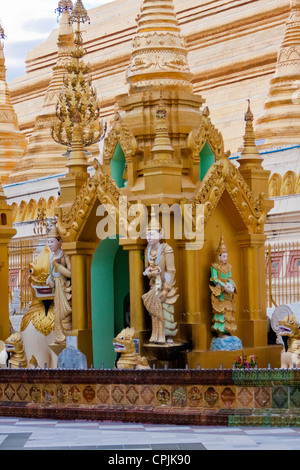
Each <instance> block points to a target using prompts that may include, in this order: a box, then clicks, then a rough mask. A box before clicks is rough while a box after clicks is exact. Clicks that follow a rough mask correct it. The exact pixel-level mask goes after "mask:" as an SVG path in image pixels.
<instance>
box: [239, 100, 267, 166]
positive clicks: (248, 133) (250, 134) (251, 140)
mask: <svg viewBox="0 0 300 470" xmlns="http://www.w3.org/2000/svg"><path fill="white" fill-rule="evenodd" d="M253 121H254V117H253V113H252V111H251V104H250V100H248V109H247V111H246V113H245V122H246V129H245V135H244V148H243V150H242V153H241V156H240V158H239V159H238V162H239V163H240V165H241V166H245V165H247V166H255V167H257V166H261V162H262V160H263V159H262V157H261V155H260V153H259V151H258V148H257V146H256V144H255V135H254V129H253Z"/></svg>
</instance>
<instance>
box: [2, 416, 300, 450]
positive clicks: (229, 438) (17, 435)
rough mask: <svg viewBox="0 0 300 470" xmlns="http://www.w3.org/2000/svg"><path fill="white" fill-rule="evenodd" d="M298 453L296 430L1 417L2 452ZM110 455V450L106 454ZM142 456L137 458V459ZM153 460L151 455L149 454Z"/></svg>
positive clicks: (298, 432)
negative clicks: (287, 451) (208, 451)
mask: <svg viewBox="0 0 300 470" xmlns="http://www.w3.org/2000/svg"><path fill="white" fill-rule="evenodd" d="M275 449H276V450H300V428H274V427H273V428H251V427H247V428H241V427H236V428H229V427H222V426H217V427H212V426H208V427H205V426H166V425H146V424H133V423H132V424H129V423H128V424H125V423H121V422H116V423H107V422H99V421H56V420H37V419H24V418H3V417H0V450H106V451H108V453H107V452H106V453H105V456H106V458H109V457H110V456H111V457H114V456H115V455H116V453H115V452H113V451H118V450H119V451H128V452H129V451H130V452H131V454H130V455H133V454H132V452H133V453H134V451H135V450H136V451H153V452H152V455H155V453H156V452H159V451H169V452H171V453H172V451H174V452H175V451H176V452H177V453H180V452H181V451H182V453H183V454H188V452H189V451H190V452H191V454H192V455H194V453H193V452H192V451H198V450H275ZM110 451H112V452H111V453H110ZM122 455H124V454H122ZM139 455H140V454H139ZM150 458H151V453H150Z"/></svg>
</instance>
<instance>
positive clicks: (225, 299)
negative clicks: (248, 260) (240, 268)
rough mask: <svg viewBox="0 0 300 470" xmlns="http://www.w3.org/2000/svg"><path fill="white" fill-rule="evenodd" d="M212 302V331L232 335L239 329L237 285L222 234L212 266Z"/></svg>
mask: <svg viewBox="0 0 300 470" xmlns="http://www.w3.org/2000/svg"><path fill="white" fill-rule="evenodd" d="M210 281H211V285H210V290H211V303H212V310H213V319H212V327H211V329H212V331H214V332H215V333H217V334H218V335H232V333H234V332H235V331H236V329H237V326H236V324H235V310H236V307H235V299H234V296H235V294H236V285H235V282H234V280H233V279H232V276H231V265H230V264H229V263H228V250H227V248H226V245H225V243H224V237H223V235H222V236H221V239H220V243H219V247H218V249H217V252H216V261H215V262H214V263H213V264H212V266H211V278H210Z"/></svg>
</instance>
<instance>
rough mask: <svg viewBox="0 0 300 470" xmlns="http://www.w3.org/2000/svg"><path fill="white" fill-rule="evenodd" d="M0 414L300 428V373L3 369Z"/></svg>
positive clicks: (268, 370)
mask: <svg viewBox="0 0 300 470" xmlns="http://www.w3.org/2000/svg"><path fill="white" fill-rule="evenodd" d="M0 415H1V416H18V417H27V418H48V419H87V420H109V421H126V422H141V423H153V424H154V423H156V424H158V423H159V424H195V425H206V426H207V425H213V426H216V425H222V426H297V427H298V426H300V370H297V369H296V370H281V369H257V370H253V371H238V370H179V369H174V370H172V369H170V370H147V371H146V370H144V371H134V370H128V371H117V370H86V371H83V370H80V371H79V370H54V369H53V370H51V369H46V370H24V369H18V370H12V369H10V370H6V369H1V370H0Z"/></svg>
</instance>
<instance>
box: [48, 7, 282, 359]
mask: <svg viewBox="0 0 300 470" xmlns="http://www.w3.org/2000/svg"><path fill="white" fill-rule="evenodd" d="M80 4H81V5H82V3H81V2H77V5H79V6H80ZM73 15H74V11H73ZM77 18H79V19H78V24H79V23H80V17H79V16H78V17H77ZM137 22H138V27H137V33H136V36H135V38H134V40H133V51H132V56H131V63H130V66H129V69H128V71H127V82H128V85H129V91H128V93H127V94H124V95H121V96H118V97H116V102H117V112H116V114H115V118H114V120H113V122H112V123H111V125H110V127H109V130H108V134H107V136H106V138H105V141H104V155H103V165H100V164H99V162H97V161H95V163H94V167H95V172H94V175H93V176H89V175H88V173H87V159H86V156H85V154H84V151H83V147H84V141H83V140H84V139H83V136H84V133H83V130H82V129H81V130H80V131H79V132H77V131H78V130H79V129H80V125H81V124H82V123H83V120H82V116H80V115H77V116H75V118H74V116H73V117H72V119H73V126H72V128H73V131H74V133H73V140H72V150H71V153H70V157H69V161H68V174H67V175H66V177H65V178H61V179H60V185H61V201H60V206H59V208H58V212H57V214H58V229H59V232H60V234H61V236H62V238H63V240H64V245H63V248H64V251H65V252H66V253H67V254H69V256H70V257H71V263H72V292H73V299H72V301H73V306H74V307H73V331H74V334H75V335H77V337H78V347H79V348H80V349H81V350H82V351H83V352H84V353H85V354H86V355H87V356H88V358H89V359H91V360H92V350H91V344H92V343H91V336H92V312H91V308H92V307H91V264H92V259H93V255H94V253H95V250H96V248H97V246H98V245H99V243H101V240H99V238H98V235H97V230H96V229H97V224H98V222H99V216H97V208H98V207H99V205H100V204H106V205H111V206H112V207H113V208H114V211H115V214H116V220H117V230H116V231H117V233H120V230H121V227H120V224H119V222H120V220H121V219H122V217H123V215H124V213H125V214H126V216H125V220H124V219H123V220H122V223H124V222H125V224H127V226H128V227H130V223H131V222H132V217H131V216H130V215H128V214H130V208H131V207H132V206H133V205H134V204H137V203H142V204H143V205H144V206H145V207H146V208H147V209H148V214H150V213H151V206H152V205H153V204H157V205H162V204H164V203H165V204H168V205H169V206H170V205H172V204H179V206H180V207H182V206H183V205H184V204H189V205H190V207H191V209H192V212H191V214H192V222H193V227H195V226H196V222H197V221H196V219H195V211H194V209H195V208H196V205H197V204H201V205H202V207H203V210H204V212H203V215H204V219H203V221H204V244H203V247H201V249H200V248H196V249H195V246H193V242H192V241H191V242H189V241H188V240H186V239H184V238H183V239H177V238H176V237H175V236H174V234H172V231H171V236H170V239H168V243H169V244H170V245H171V246H172V248H173V250H174V253H175V265H176V268H177V274H176V276H177V285H178V293H179V301H178V302H177V304H176V311H175V319H176V321H177V322H178V325H179V337H180V339H181V340H183V341H186V342H189V344H190V350H189V351H188V352H185V353H184V354H185V357H184V362H186V363H187V364H188V365H189V366H190V367H197V365H198V364H201V366H202V367H207V368H209V367H219V365H220V363H222V364H223V365H224V366H229V367H231V366H232V363H233V362H234V360H235V356H236V355H237V352H231V353H229V354H227V353H225V354H224V351H222V352H221V353H219V352H215V351H210V350H209V347H210V342H211V337H212V336H211V331H210V325H211V307H210V299H209V287H208V280H209V267H210V263H211V261H212V257H213V255H214V252H215V250H216V247H217V244H218V242H219V238H220V234H221V233H223V234H224V238H225V239H226V244H227V246H228V249H229V256H230V262H231V264H232V266H233V276H234V279H235V280H236V284H237V286H238V292H239V295H238V296H237V300H236V302H237V313H236V323H237V327H238V330H237V336H239V337H240V338H241V340H242V343H243V347H244V350H245V351H246V352H248V351H249V352H250V353H255V354H256V356H257V357H258V360H259V364H260V366H261V367H265V366H266V365H267V364H268V363H269V362H271V359H273V362H272V364H274V366H276V364H277V363H276V361H277V362H278V364H279V353H278V348H277V347H273V348H272V347H268V346H267V316H266V292H265V258H264V244H265V235H264V223H265V220H266V216H267V213H268V211H269V210H270V208H271V207H272V202H270V201H269V200H268V199H267V194H268V178H269V172H267V171H265V170H264V169H263V167H262V160H261V158H260V156H259V154H258V152H257V149H256V147H255V143H254V134H253V115H252V113H251V110H250V106H249V108H248V111H247V113H246V115H245V120H246V133H245V137H244V151H243V153H242V155H241V157H240V159H239V162H238V163H239V167H237V166H236V165H235V164H234V163H233V162H232V161H231V160H230V154H229V153H228V152H226V150H225V148H224V142H223V138H222V135H221V134H220V133H219V132H218V131H217V129H216V128H215V127H214V126H213V124H212V122H211V120H210V116H209V109H208V108H207V107H206V108H204V109H201V107H202V105H203V103H204V100H203V99H202V97H201V96H199V95H196V94H194V93H193V86H192V73H191V72H190V70H189V66H188V60H187V51H186V49H185V46H184V41H183V39H182V37H181V34H180V30H179V27H178V23H177V19H176V14H175V11H174V7H173V1H172V0H160V1H157V2H155V3H154V2H153V1H150V0H144V1H143V2H142V4H141V12H140V15H139V16H138V20H137ZM79 45H80V44H79ZM80 59H81V57H80ZM80 123H81V124H80ZM76 129H77V131H76ZM75 131H76V132H75ZM75 133H76V139H74V135H75ZM80 136H81V137H80ZM80 139H81V140H80ZM207 145H208V146H209V148H210V150H211V153H212V154H213V155H214V161H213V162H212V163H211V164H210V166H209V168H207V171H206V172H205V173H204V174H201V164H202V163H203V162H204V163H205V161H204V160H205V158H207V157H206V156H205V153H203V151H204V148H205V146H206V148H207ZM117 147H118V148H121V151H122V153H123V156H124V162H123V163H124V168H123V170H122V179H123V181H124V180H126V181H124V185H123V187H120V186H121V185H119V186H118V185H117V183H116V182H115V181H114V180H113V178H112V162H113V161H114V156H115V152H116V149H117ZM124 201H125V202H124ZM122 204H123V205H122ZM170 220H171V225H172V224H173V225H174V217H173V215H172V214H171V218H170ZM119 245H120V246H122V247H123V250H126V251H128V255H129V285H130V288H129V290H130V323H131V326H132V327H133V328H134V329H135V332H136V337H137V339H139V340H140V345H141V349H142V355H145V353H144V351H143V348H142V346H143V344H144V342H145V341H147V339H148V338H149V333H150V332H149V325H148V318H147V313H146V312H145V310H144V307H143V303H142V298H141V297H142V294H143V293H144V289H145V287H144V283H143V276H142V272H143V259H142V256H143V252H144V248H145V240H144V239H132V238H130V237H129V236H127V238H126V237H123V238H120V240H119Z"/></svg>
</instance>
